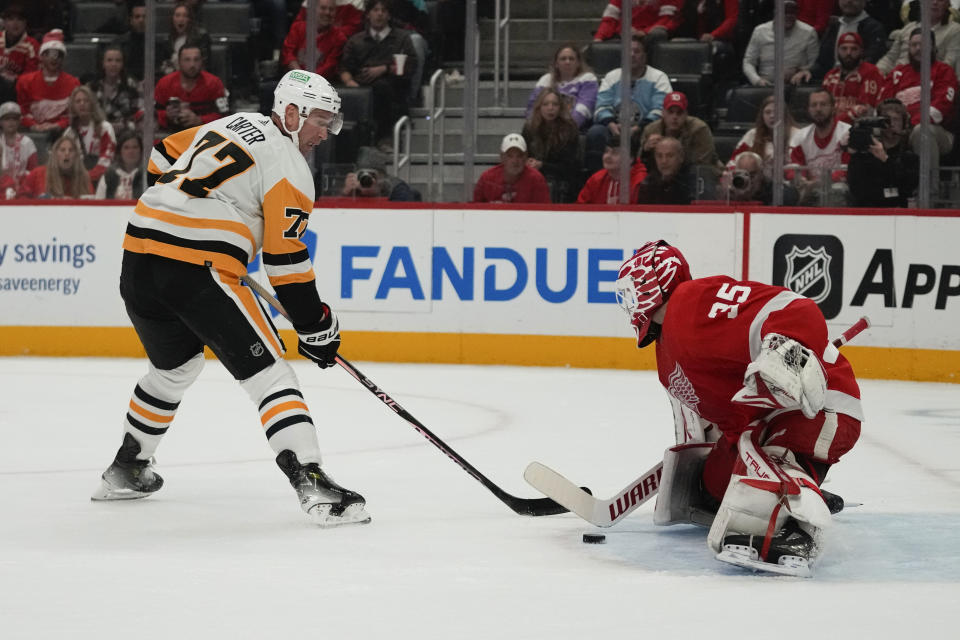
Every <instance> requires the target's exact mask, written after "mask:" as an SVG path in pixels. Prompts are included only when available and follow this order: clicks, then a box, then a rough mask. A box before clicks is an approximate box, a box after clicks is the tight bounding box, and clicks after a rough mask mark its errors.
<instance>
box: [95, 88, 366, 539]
mask: <svg viewBox="0 0 960 640" xmlns="http://www.w3.org/2000/svg"><path fill="white" fill-rule="evenodd" d="M342 121H343V120H342V114H341V113H340V97H339V95H337V92H336V91H335V90H334V89H333V87H331V86H330V84H329V83H328V82H327V81H326V80H325V79H324V78H323V77H322V76H319V75H317V74H315V73H310V72H308V71H300V70H297V71H290V72H288V73H287V74H286V75H285V76H284V77H283V78H282V79H281V80H280V83H279V84H278V85H277V88H276V91H275V92H274V104H273V113H272V114H271V116H270V117H265V116H262V115H260V114H258V113H237V114H234V115H232V116H227V117H225V118H222V119H220V120H217V121H215V122H211V123H208V124H206V125H203V126H200V127H195V128H193V129H188V130H186V131H182V132H179V133H177V134H174V135H172V136H170V137H168V138H165V139H164V140H163V141H161V142H160V143H158V144H157V145H156V147H155V148H154V150H153V153H152V154H151V158H150V165H149V171H150V175H151V178H152V179H153V180H155V183H154V184H153V186H151V187H150V188H149V189H147V190H146V191H145V192H144V194H143V196H142V197H141V198H140V200H139V202H137V205H136V208H135V209H134V212H133V214H132V216H131V218H130V221H129V224H128V225H127V231H126V236H125V238H124V242H123V247H124V255H123V267H122V272H121V276H120V293H121V296H122V297H123V300H124V303H125V305H126V308H127V313H128V315H129V316H130V319H131V321H132V323H133V326H134V328H135V329H136V331H137V335H138V336H139V337H140V341H141V342H142V343H143V346H144V349H145V350H146V353H147V357H148V358H149V364H148V371H147V374H146V375H145V376H144V377H143V378H141V379H140V381H139V383H138V384H137V385H136V387H135V388H134V391H133V395H132V397H131V399H130V404H129V409H128V412H127V415H126V419H125V421H124V435H123V444H122V445H121V446H120V449H119V451H118V452H117V455H116V457H115V459H114V461H113V462H112V463H111V465H110V466H109V467H108V468H107V470H106V471H105V472H104V473H103V477H102V482H101V486H100V487H99V488H98V489H97V491H96V492H95V493H94V495H93V496H92V498H93V499H94V500H122V499H132V498H143V497H146V496H149V495H151V494H152V493H154V492H156V491H157V490H158V489H160V487H161V486H162V485H163V479H162V478H161V477H160V476H159V475H158V474H157V472H156V470H155V469H154V465H153V454H154V452H155V451H156V449H157V446H158V445H159V443H160V440H161V438H162V437H163V435H164V434H165V433H166V432H167V429H168V428H169V426H170V423H171V421H172V420H173V418H174V415H175V413H176V410H177V407H178V406H179V404H180V401H181V399H182V398H183V395H184V392H185V391H186V389H187V388H188V387H189V386H190V385H191V383H193V381H194V380H195V379H196V377H197V375H198V374H199V373H200V370H201V368H202V367H203V363H204V357H203V348H204V346H208V347H209V348H210V349H211V350H212V351H213V352H214V353H215V354H216V355H217V357H218V358H219V359H220V361H221V362H223V364H224V366H225V367H226V368H227V370H229V371H230V373H231V374H232V375H233V377H234V378H236V379H237V380H238V381H239V383H240V385H241V387H243V389H244V390H245V391H246V392H247V394H248V395H249V397H250V399H251V400H252V401H253V403H254V405H255V406H256V407H257V408H258V411H259V415H260V421H261V423H262V425H263V428H264V433H265V435H266V437H267V441H268V442H269V444H270V446H271V447H272V448H273V450H274V452H275V453H276V461H277V464H278V465H279V466H280V468H281V470H282V471H283V472H284V474H286V476H287V478H288V479H289V481H290V483H291V484H292V485H293V487H294V489H295V490H296V492H297V497H298V498H299V500H300V505H301V507H302V508H303V510H304V511H305V512H306V513H307V514H308V516H309V517H310V518H311V519H312V520H313V521H314V522H316V523H317V524H319V525H321V526H325V527H327V526H336V525H341V524H353V523H366V522H369V521H370V516H369V515H368V514H367V512H366V510H365V500H364V498H363V496H361V495H360V494H358V493H356V492H355V491H350V490H348V489H345V488H343V487H341V486H339V485H338V484H336V483H335V482H334V481H333V480H332V479H331V478H330V477H329V476H328V475H327V474H326V473H325V472H324V471H323V470H322V469H321V462H322V460H321V455H320V448H319V444H318V441H317V434H316V429H315V427H314V424H313V420H312V419H311V417H310V412H309V410H308V408H307V405H306V404H305V402H304V399H303V395H302V394H301V393H300V390H299V382H298V380H297V378H296V375H295V374H294V371H293V369H292V368H291V367H290V365H289V364H288V363H287V362H286V361H285V360H283V353H284V345H283V343H282V341H281V340H280V336H279V334H278V333H277V331H276V329H275V328H274V326H273V323H272V322H271V320H270V317H269V315H268V314H267V313H266V312H265V311H264V309H263V307H262V306H261V305H260V304H259V302H258V301H257V299H256V298H255V297H254V295H253V293H252V292H251V291H250V289H249V288H247V287H245V286H241V284H240V281H239V277H240V276H242V275H244V274H245V273H246V265H247V263H249V262H250V261H251V260H252V259H253V257H254V256H256V255H257V252H258V251H261V250H262V252H263V254H262V256H263V257H262V260H263V265H264V270H265V271H266V274H267V276H268V278H269V280H270V284H271V285H272V286H273V288H274V290H275V291H276V294H277V297H278V298H279V300H280V301H281V303H282V304H283V306H284V307H285V309H286V310H287V312H288V314H289V315H290V317H291V318H292V322H293V326H294V328H295V329H296V330H297V333H298V338H299V341H298V342H299V343H298V346H297V349H298V351H299V352H300V353H301V354H302V355H304V356H305V357H307V358H309V359H311V360H313V361H314V362H316V363H317V364H318V365H319V366H320V367H321V368H326V367H329V366H332V365H333V364H335V357H336V354H337V349H338V348H339V345H340V332H339V325H338V322H337V316H336V314H334V312H333V310H332V309H330V307H329V306H328V305H326V304H325V303H323V302H322V301H321V300H320V296H319V294H318V293H317V288H316V283H315V281H314V274H313V265H312V264H311V261H310V257H309V255H308V254H307V249H306V246H305V245H304V244H303V242H302V241H301V237H302V236H303V234H304V232H305V231H306V228H307V221H308V219H309V216H310V212H311V211H312V210H313V201H314V187H313V178H312V176H311V174H310V170H309V167H308V166H307V163H306V160H305V159H304V155H305V154H307V153H309V152H311V151H312V150H313V148H314V147H315V146H316V145H318V144H319V143H320V142H322V141H323V140H325V139H326V138H327V136H328V135H329V134H336V133H338V132H339V130H340V127H341V124H342Z"/></svg>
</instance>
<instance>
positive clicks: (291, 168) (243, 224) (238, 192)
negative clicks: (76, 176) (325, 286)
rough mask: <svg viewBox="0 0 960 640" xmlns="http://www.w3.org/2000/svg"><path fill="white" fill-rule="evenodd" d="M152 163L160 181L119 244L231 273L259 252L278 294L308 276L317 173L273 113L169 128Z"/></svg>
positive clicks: (310, 274)
mask: <svg viewBox="0 0 960 640" xmlns="http://www.w3.org/2000/svg"><path fill="white" fill-rule="evenodd" d="M148 169H149V171H150V173H151V174H152V175H154V176H158V178H157V181H156V183H155V184H154V185H153V186H152V187H150V188H149V189H147V190H146V191H145V192H144V194H143V195H142V196H141V197H140V200H139V202H137V206H136V208H135V209H134V212H133V215H132V216H131V217H130V221H129V224H128V225H127V233H126V237H125V238H124V242H123V248H124V249H126V250H128V251H134V252H137V253H149V254H155V255H160V256H164V257H167V258H171V259H174V260H180V261H183V262H189V263H192V264H200V265H207V266H211V267H213V268H215V269H217V271H219V272H221V273H226V274H231V275H234V276H240V275H243V274H245V273H246V270H247V263H248V262H250V260H252V259H253V257H254V256H255V255H256V254H257V252H258V251H259V250H260V249H263V265H264V269H265V271H266V273H267V276H268V277H269V279H270V284H271V285H272V286H273V287H274V289H277V292H278V294H279V293H280V289H279V288H278V287H281V286H282V285H285V284H293V283H313V282H314V273H313V266H312V264H311V262H310V257H309V255H308V254H307V249H306V246H305V245H304V244H303V242H302V241H301V240H300V238H301V236H302V235H303V233H304V232H305V231H306V228H307V220H308V218H309V214H310V212H311V211H312V209H313V200H314V188H313V179H312V176H311V175H310V170H309V167H308V166H307V163H306V161H305V160H304V158H303V156H302V155H301V154H300V151H299V150H298V149H297V147H296V146H295V145H294V144H293V142H292V141H291V140H290V139H289V138H287V137H286V136H284V135H283V134H282V133H281V132H280V130H279V129H278V128H277V127H276V125H274V123H273V122H271V120H270V118H269V117H267V116H263V115H261V114H259V113H237V114H234V115H232V116H227V117H225V118H221V119H220V120H216V121H214V122H210V123H208V124H205V125H203V126H200V127H194V128H192V129H187V130H185V131H181V132H179V133H175V134H173V135H171V136H169V137H167V138H165V139H163V140H162V141H161V142H159V143H158V144H157V145H156V146H155V147H154V149H153V152H152V153H151V157H150V164H149V167H148Z"/></svg>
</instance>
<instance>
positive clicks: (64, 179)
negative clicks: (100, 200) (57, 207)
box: [17, 136, 93, 198]
mask: <svg viewBox="0 0 960 640" xmlns="http://www.w3.org/2000/svg"><path fill="white" fill-rule="evenodd" d="M92 193H93V186H92V185H91V184H90V175H89V174H88V173H87V170H86V169H84V168H83V160H82V159H81V157H80V147H79V146H77V141H76V139H74V138H72V137H70V136H61V137H60V138H58V139H57V141H56V142H54V143H53V145H52V146H51V147H50V155H49V156H48V158H47V164H45V165H40V166H39V167H37V168H36V169H34V170H33V171H31V172H30V173H28V174H27V177H26V178H24V179H23V181H22V182H21V183H20V191H19V192H18V194H17V195H18V196H19V197H21V198H81V197H83V196H88V195H90V194H92Z"/></svg>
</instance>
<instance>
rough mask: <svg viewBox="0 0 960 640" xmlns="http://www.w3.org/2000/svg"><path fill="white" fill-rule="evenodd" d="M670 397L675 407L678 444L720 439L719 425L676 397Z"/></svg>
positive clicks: (671, 405) (673, 407)
mask: <svg viewBox="0 0 960 640" xmlns="http://www.w3.org/2000/svg"><path fill="white" fill-rule="evenodd" d="M667 397H669V398H670V407H671V408H672V409H673V431H674V434H675V435H676V438H677V444H686V443H688V442H716V441H717V440H719V439H720V429H718V428H717V425H715V424H714V423H712V422H710V421H709V420H705V419H704V418H702V417H700V416H699V415H697V413H696V412H695V411H694V410H693V409H691V408H690V407H688V406H687V405H685V404H683V403H682V402H680V401H679V400H677V399H676V398H675V397H673V396H672V395H670V394H667Z"/></svg>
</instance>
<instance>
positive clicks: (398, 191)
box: [341, 147, 423, 202]
mask: <svg viewBox="0 0 960 640" xmlns="http://www.w3.org/2000/svg"><path fill="white" fill-rule="evenodd" d="M357 167H358V169H357V170H356V171H354V172H352V173H348V174H347V176H346V179H345V180H344V182H343V190H342V191H341V195H343V196H344V197H346V198H386V199H387V200H389V201H390V202H420V201H422V200H423V198H422V197H421V195H420V192H419V191H417V190H416V189H414V188H413V187H411V186H410V185H409V184H407V183H406V182H404V181H403V180H401V179H400V178H398V177H397V176H391V175H389V174H388V173H387V161H386V160H385V159H384V158H383V154H382V153H380V152H379V151H378V150H376V149H374V148H372V147H360V151H359V153H358V154H357Z"/></svg>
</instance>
